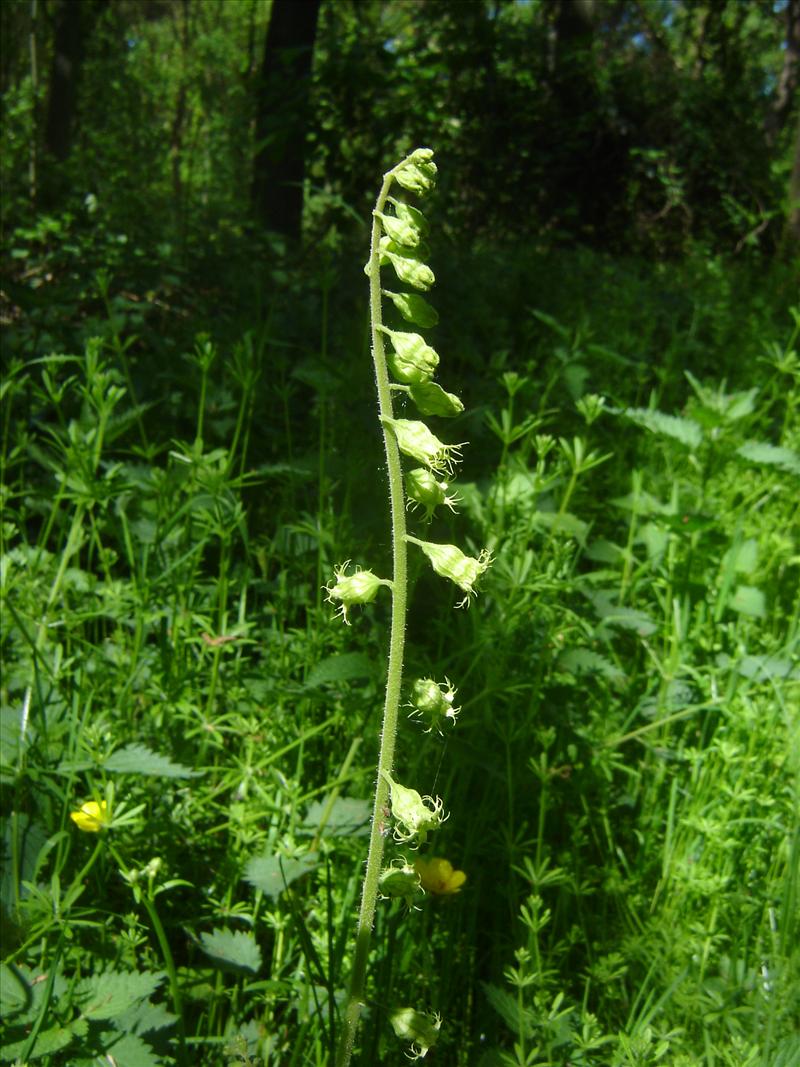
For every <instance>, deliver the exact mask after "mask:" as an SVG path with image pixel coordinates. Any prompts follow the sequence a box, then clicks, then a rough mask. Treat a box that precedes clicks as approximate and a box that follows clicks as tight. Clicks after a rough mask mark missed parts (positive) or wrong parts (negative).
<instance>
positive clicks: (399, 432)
mask: <svg viewBox="0 0 800 1067" xmlns="http://www.w3.org/2000/svg"><path fill="white" fill-rule="evenodd" d="M381 422H382V423H383V424H384V426H388V427H389V429H390V430H391V431H392V432H393V433H394V435H395V437H396V438H397V447H398V448H399V449H400V451H401V452H403V453H405V455H407V456H410V457H411V458H412V459H415V460H416V461H417V463H424V464H425V466H426V467H430V469H431V470H433V471H440V472H441V471H447V472H450V471H452V468H453V463H454V462H455V460H454V459H453V456H454V454H455V455H456V456H457V454H458V453H459V452H460V451H461V445H446V444H444V443H443V442H442V441H440V440H439V438H438V437H436V436H435V435H434V434H432V433H431V431H430V430H429V429H428V427H427V426H426V425H425V423H424V422H417V421H416V420H414V419H391V418H389V417H388V416H383V417H382V418H381Z"/></svg>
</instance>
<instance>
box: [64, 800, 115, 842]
mask: <svg viewBox="0 0 800 1067" xmlns="http://www.w3.org/2000/svg"><path fill="white" fill-rule="evenodd" d="M69 817H70V819H72V821H73V822H74V823H75V825H76V826H77V827H78V829H79V830H83V831H84V832H85V833H87V834H96V833H99V831H100V830H104V829H105V828H106V826H107V825H108V823H109V822H110V816H109V813H108V805H107V804H106V802H105V800H101V801H97V800H87V801H86V803H85V804H81V806H80V807H79V808H78V810H77V811H71V812H70V813H69Z"/></svg>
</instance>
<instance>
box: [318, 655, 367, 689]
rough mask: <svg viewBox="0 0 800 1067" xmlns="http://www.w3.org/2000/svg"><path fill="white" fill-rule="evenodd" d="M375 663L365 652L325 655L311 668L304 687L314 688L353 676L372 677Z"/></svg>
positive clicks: (346, 679) (347, 679) (343, 680)
mask: <svg viewBox="0 0 800 1067" xmlns="http://www.w3.org/2000/svg"><path fill="white" fill-rule="evenodd" d="M374 676H375V663H374V661H373V660H372V659H371V658H370V657H369V656H368V655H367V654H366V653H365V652H345V653H342V654H341V655H337V656H327V657H326V658H325V659H323V660H321V661H320V662H319V663H318V664H317V665H316V666H315V667H313V668H312V670H311V672H310V674H309V676H308V678H307V679H306V688H307V689H315V688H316V687H317V686H320V685H327V684H328V683H330V682H349V681H351V679H353V678H373V677H374Z"/></svg>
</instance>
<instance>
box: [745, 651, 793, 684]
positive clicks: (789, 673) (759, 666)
mask: <svg viewBox="0 0 800 1067" xmlns="http://www.w3.org/2000/svg"><path fill="white" fill-rule="evenodd" d="M736 670H737V671H738V672H739V674H741V675H742V676H743V677H744V678H755V679H756V680H757V681H763V680H765V679H768V678H769V679H772V678H792V677H797V676H800V668H797V667H795V666H794V665H793V663H792V661H791V660H788V659H783V658H781V657H780V656H744V657H743V658H742V659H741V660H740V661H739V662H738V663H737V664H736Z"/></svg>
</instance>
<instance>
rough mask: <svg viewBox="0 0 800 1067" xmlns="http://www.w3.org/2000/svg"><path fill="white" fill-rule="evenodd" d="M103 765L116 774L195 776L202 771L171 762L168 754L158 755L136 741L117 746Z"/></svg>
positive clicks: (154, 776) (171, 776) (159, 776)
mask: <svg viewBox="0 0 800 1067" xmlns="http://www.w3.org/2000/svg"><path fill="white" fill-rule="evenodd" d="M103 766H104V767H105V769H106V770H107V771H113V772H115V773H116V774H144V775H148V776H150V777H153V778H197V777H198V776H199V775H201V774H202V773H203V772H202V771H193V770H191V768H189V767H184V766H183V764H181V763H173V762H172V760H171V759H169V757H168V756H160V755H159V754H158V753H157V752H152V751H151V750H150V749H149V748H148V747H147V746H146V745H141V744H138V743H134V744H131V745H125V747H124V748H118V749H117V751H116V752H113V753H112V754H111V755H110V756H109V757H108V759H107V760H106V761H105V763H104V764H103Z"/></svg>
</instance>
